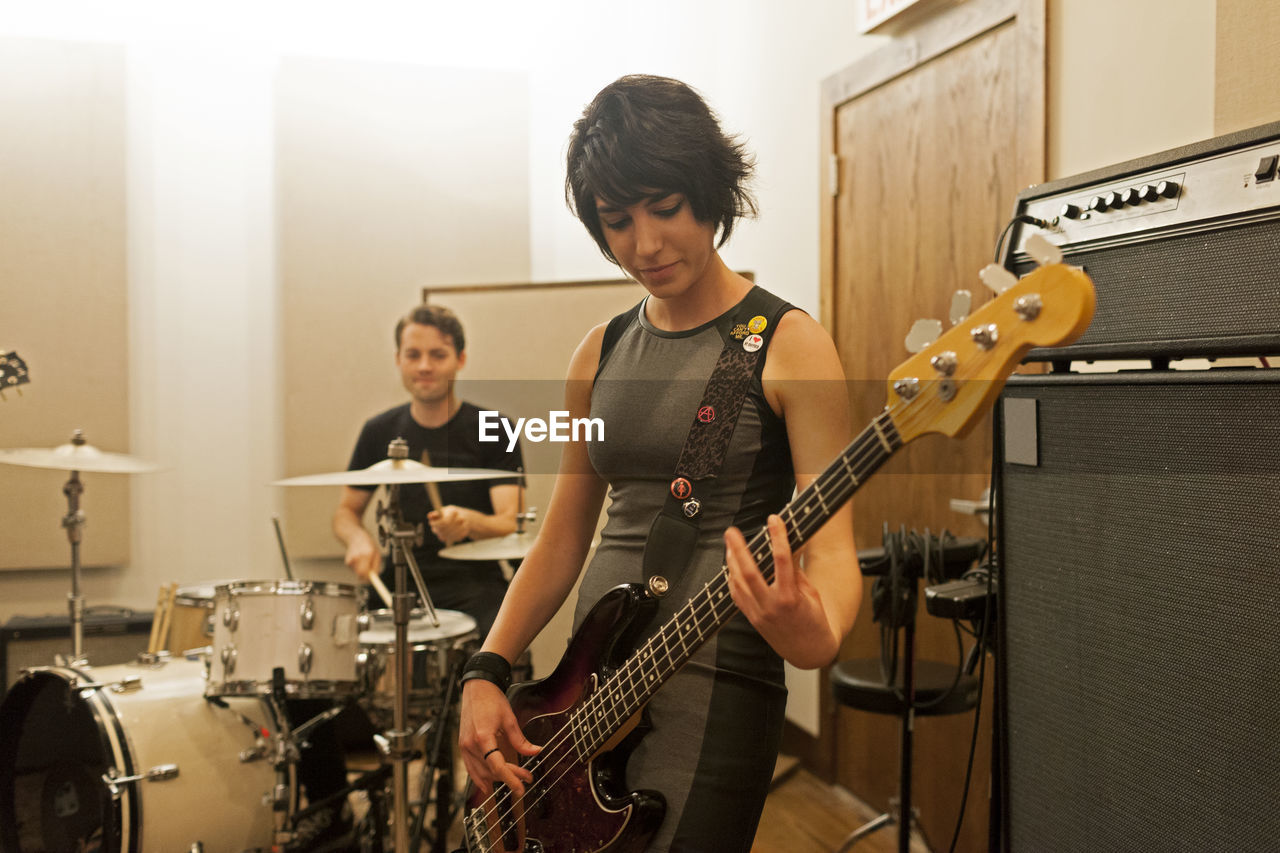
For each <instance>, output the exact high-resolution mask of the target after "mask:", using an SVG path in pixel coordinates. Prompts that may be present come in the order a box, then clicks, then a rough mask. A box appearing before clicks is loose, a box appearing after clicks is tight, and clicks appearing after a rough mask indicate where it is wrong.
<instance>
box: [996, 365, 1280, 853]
mask: <svg viewBox="0 0 1280 853" xmlns="http://www.w3.org/2000/svg"><path fill="white" fill-rule="evenodd" d="M1242 373H1243V374H1247V375H1237V374H1236V373H1234V372H1233V373H1232V374H1231V375H1230V376H1225V375H1214V374H1213V373H1207V374H1194V375H1190V376H1188V375H1182V376H1179V377H1177V378H1176V379H1175V378H1170V379H1169V380H1167V381H1166V380H1161V379H1160V378H1158V377H1159V375H1157V376H1156V377H1152V376H1151V375H1147V376H1144V377H1141V378H1138V377H1134V378H1126V377H1123V376H1120V377H1107V378H1097V379H1093V378H1089V377H1054V376H1049V377H1037V378H1033V379H1030V380H1028V381H1019V379H1018V378H1017V377H1015V380H1014V381H1012V382H1011V383H1010V385H1009V386H1008V387H1007V388H1006V391H1005V396H1006V397H1033V398H1035V399H1036V400H1038V403H1037V407H1038V418H1039V430H1038V437H1039V454H1040V463H1039V465H1038V466H1024V465H1011V464H1005V465H1003V466H1002V469H1001V474H1002V480H1003V492H1002V499H1001V512H1002V514H1003V518H1002V553H1003V558H1002V559H1003V566H1002V578H1001V582H1002V586H1001V593H1000V599H1001V607H1002V614H1003V618H1002V632H1003V637H1002V639H1003V640H1004V645H1003V660H1002V665H1003V667H1004V673H1005V681H1004V698H1005V705H1004V709H1005V729H1004V731H1005V735H1006V741H1005V743H1006V746H1007V752H1006V756H1007V777H1006V779H1007V785H1008V788H1007V793H1008V797H1007V799H1006V829H1007V832H1008V835H1007V837H1008V839H1009V842H1010V848H1009V849H1011V850H1013V851H1042V850H1052V851H1058V850H1062V851H1091V853H1092V851H1100V850H1185V851H1205V850H1224V849H1229V850H1233V851H1245V850H1275V849H1277V844H1280V808H1278V806H1280V794H1278V793H1277V791H1280V784H1278V782H1277V772H1278V771H1277V768H1280V375H1277V374H1280V371H1245V372H1242ZM1260 378H1261V379H1264V380H1265V381H1259V379H1260Z"/></svg>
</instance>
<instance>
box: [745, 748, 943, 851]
mask: <svg viewBox="0 0 1280 853" xmlns="http://www.w3.org/2000/svg"><path fill="white" fill-rule="evenodd" d="M876 814H877V813H876V812H875V811H874V810H873V809H871V808H870V807H869V806H867V805H866V804H865V803H863V802H862V801H860V800H858V799H857V798H855V797H854V796H853V795H852V794H850V793H849V792H847V791H845V790H844V789H843V788H838V787H834V786H831V785H827V784H825V783H824V782H822V781H821V780H820V779H818V778H817V777H816V776H814V775H813V774H812V773H810V772H809V771H807V770H805V769H803V768H798V767H797V768H791V769H786V768H785V767H784V769H783V770H782V772H780V773H778V774H776V775H775V782H774V786H773V790H772V791H771V792H770V793H769V798H768V799H767V800H766V801H765V804H764V815H763V816H762V817H761V818H760V828H759V830H757V832H756V842H755V844H754V845H752V848H751V850H752V853H831V851H834V850H835V849H836V848H837V847H838V846H839V844H840V842H841V841H843V840H844V839H845V837H846V836H848V834H849V833H850V832H852V831H853V830H854V829H856V828H857V827H859V826H862V825H863V824H864V823H866V822H867V821H869V820H871V819H872V818H874V817H875V816H876ZM931 840H932V841H933V842H934V843H935V844H940V845H942V847H941V848H935V849H936V851H937V853H944V851H945V850H946V847H945V845H946V843H947V842H949V841H950V839H949V838H948V839H931ZM897 849H898V827H897V824H894V825H892V826H886V827H882V828H880V829H878V830H876V831H875V832H873V833H871V834H870V835H868V836H865V837H864V838H862V839H860V840H859V841H858V843H857V844H856V845H855V846H854V847H853V848H851V850H850V853H895V851H897ZM926 849H927V848H926V847H925V846H924V845H923V844H922V843H921V842H920V839H919V838H918V837H915V838H912V843H911V850H912V853H926Z"/></svg>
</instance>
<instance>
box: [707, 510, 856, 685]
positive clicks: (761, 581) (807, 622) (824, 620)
mask: <svg viewBox="0 0 1280 853" xmlns="http://www.w3.org/2000/svg"><path fill="white" fill-rule="evenodd" d="M766 529H767V530H768V532H769V544H770V547H771V548H772V550H773V568H774V578H773V583H769V582H768V581H766V580H765V577H764V574H763V573H761V571H760V567H759V566H758V565H757V564H756V561H755V558H754V557H753V556H752V554H751V551H750V549H749V548H748V547H747V541H746V539H745V538H744V537H743V535H742V532H741V531H740V530H738V528H736V527H730V528H729V529H728V530H726V531H725V534H724V541H725V565H726V566H727V567H728V569H729V593H730V594H731V595H732V596H733V601H734V603H735V604H737V605H738V608H739V609H740V610H741V611H742V613H743V615H745V616H746V617H747V619H748V620H749V621H750V622H751V624H752V625H754V626H755V628H756V630H757V631H759V632H760V634H761V636H763V637H764V638H765V640H766V641H768V643H769V645H771V646H773V648H774V650H775V651H777V652H778V654H780V655H782V657H783V658H785V659H787V660H788V661H790V662H791V663H793V664H795V665H796V666H799V667H801V668H812V667H817V666H823V665H825V664H826V663H829V662H830V661H831V659H832V658H834V657H835V654H836V651H837V650H838V649H839V643H840V637H838V636H836V635H835V634H834V632H833V631H832V627H831V624H830V620H829V619H828V616H827V612H826V609H825V608H824V607H823V603H822V595H821V594H820V593H819V592H818V588H817V587H815V586H814V585H813V583H812V582H810V580H809V578H808V577H806V576H805V573H804V572H803V571H801V570H800V569H799V567H797V566H796V560H795V558H794V555H793V554H792V553H791V545H790V543H789V542H788V541H787V529H786V525H785V524H783V521H782V519H781V518H780V517H779V516H777V515H771V516H769V519H768V521H767V523H766Z"/></svg>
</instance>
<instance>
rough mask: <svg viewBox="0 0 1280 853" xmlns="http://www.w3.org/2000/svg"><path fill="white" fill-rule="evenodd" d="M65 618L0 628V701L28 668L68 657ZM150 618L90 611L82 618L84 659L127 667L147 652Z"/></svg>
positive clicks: (26, 619) (25, 619) (27, 619)
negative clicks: (56, 658) (61, 656)
mask: <svg viewBox="0 0 1280 853" xmlns="http://www.w3.org/2000/svg"><path fill="white" fill-rule="evenodd" d="M69 622H70V620H69V618H68V617H67V616H66V615H62V616H14V617H12V618H10V619H9V621H8V622H6V623H5V625H4V627H3V628H0V676H2V678H0V700H2V699H3V698H4V694H5V693H7V692H8V690H9V688H10V687H11V686H12V685H13V683H14V682H15V681H17V680H18V678H19V677H20V676H21V674H22V670H23V668H25V667H29V666H53V664H54V656H55V655H63V656H64V657H70V655H71V630H70V625H69ZM150 638H151V614H150V613H135V612H133V611H132V610H120V611H112V612H107V613H103V612H93V611H90V612H88V613H86V614H85V617H84V656H85V657H86V658H88V660H89V663H90V664H97V665H99V666H105V665H107V664H113V663H127V662H128V661H131V660H133V659H134V658H135V657H137V655H138V653H139V652H145V651H146V650H147V641H148V640H150Z"/></svg>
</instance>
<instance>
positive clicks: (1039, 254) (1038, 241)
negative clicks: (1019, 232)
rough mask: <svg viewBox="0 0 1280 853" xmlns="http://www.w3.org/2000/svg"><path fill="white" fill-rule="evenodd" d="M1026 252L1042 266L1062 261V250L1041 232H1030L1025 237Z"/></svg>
mask: <svg viewBox="0 0 1280 853" xmlns="http://www.w3.org/2000/svg"><path fill="white" fill-rule="evenodd" d="M1027 254H1028V255H1030V256H1031V257H1033V258H1035V261H1036V263H1037V264H1039V265H1040V266H1042V267H1043V266H1046V265H1047V264H1060V263H1062V250H1061V249H1059V248H1058V247H1057V246H1055V245H1053V244H1052V243H1050V242H1049V241H1048V240H1046V239H1045V238H1044V236H1043V235H1041V234H1032V235H1031V236H1030V237H1028V238H1027Z"/></svg>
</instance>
